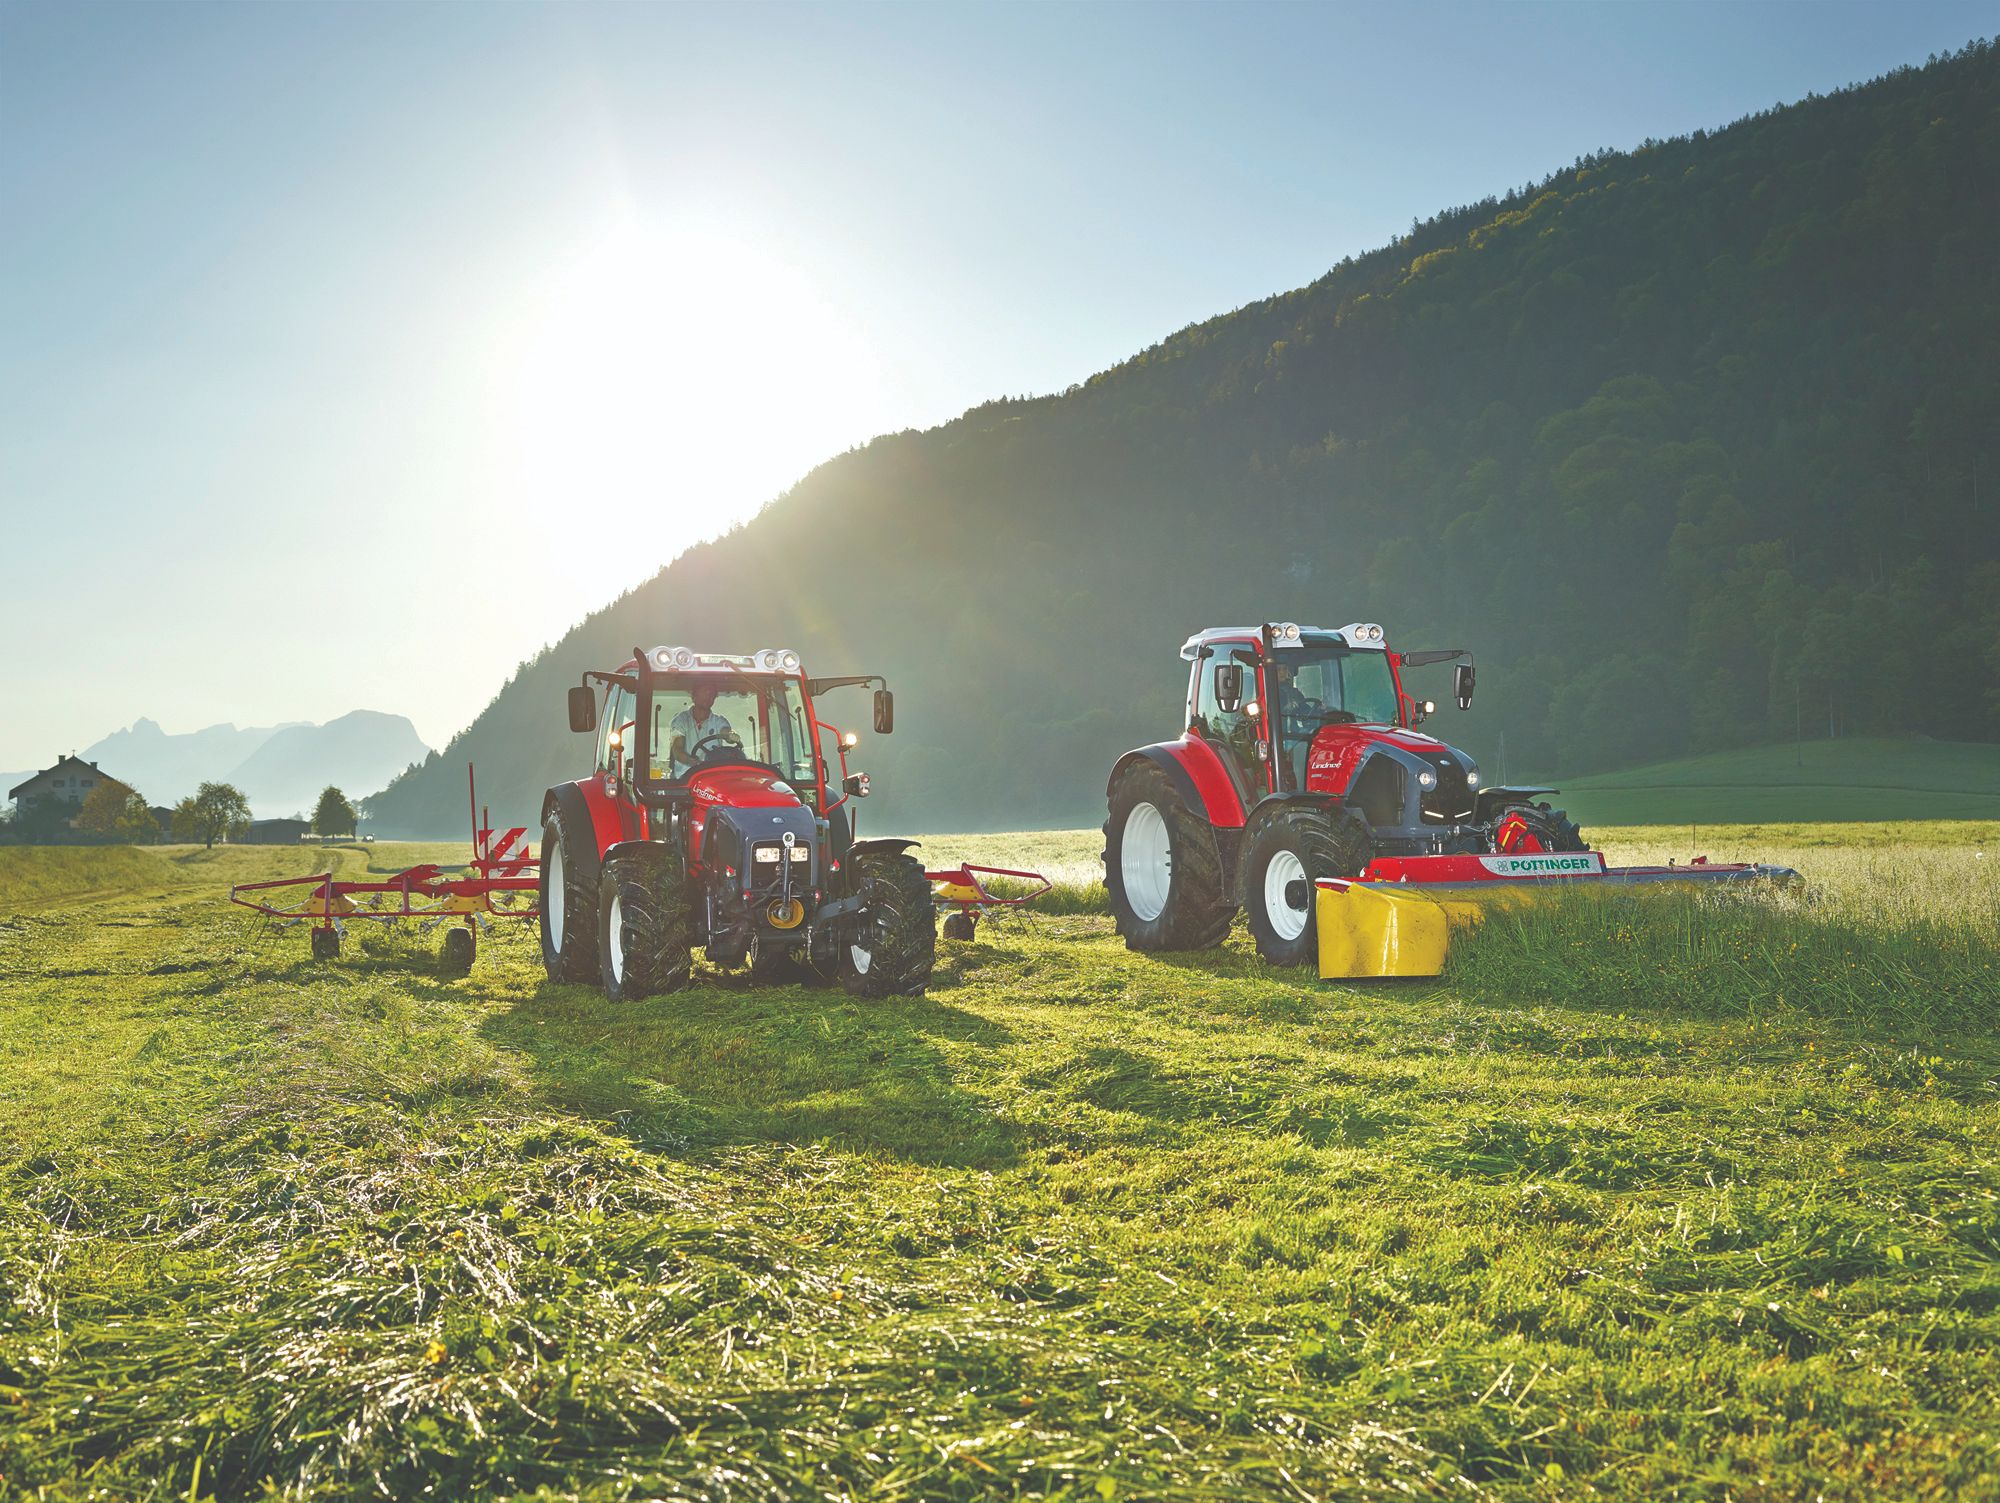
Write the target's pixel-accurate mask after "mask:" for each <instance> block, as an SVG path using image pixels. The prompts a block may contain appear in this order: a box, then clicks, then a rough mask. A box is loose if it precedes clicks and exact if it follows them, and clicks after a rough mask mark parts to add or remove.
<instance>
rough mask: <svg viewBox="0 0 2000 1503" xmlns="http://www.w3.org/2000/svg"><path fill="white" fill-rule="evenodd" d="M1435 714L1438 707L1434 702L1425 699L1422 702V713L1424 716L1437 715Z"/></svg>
mask: <svg viewBox="0 0 2000 1503" xmlns="http://www.w3.org/2000/svg"><path fill="white" fill-rule="evenodd" d="M1437 712H1438V707H1437V701H1436V700H1434V699H1427V700H1425V701H1424V713H1425V714H1426V715H1435V714H1437Z"/></svg>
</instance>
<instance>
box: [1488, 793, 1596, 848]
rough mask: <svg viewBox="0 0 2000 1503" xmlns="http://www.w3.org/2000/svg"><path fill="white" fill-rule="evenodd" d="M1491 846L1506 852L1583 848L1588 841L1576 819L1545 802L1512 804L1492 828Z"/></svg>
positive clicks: (1586, 846) (1588, 846) (1587, 846)
mask: <svg viewBox="0 0 2000 1503" xmlns="http://www.w3.org/2000/svg"><path fill="white" fill-rule="evenodd" d="M1493 844H1494V847H1495V848H1496V849H1497V850H1499V851H1501V852H1502V853H1504V854H1507V855H1520V854H1523V853H1526V852H1529V851H1587V850H1589V849H1590V844H1589V842H1588V841H1586V840H1585V839H1584V838H1583V831H1581V830H1579V829H1578V828H1577V827H1576V821H1575V820H1573V819H1571V818H1570V817H1569V815H1568V814H1567V813H1566V812H1565V811H1564V810H1561V809H1551V808H1550V807H1549V806H1548V805H1547V804H1545V803H1543V804H1514V805H1511V806H1509V807H1508V808H1507V810H1506V811H1505V812H1504V813H1502V814H1501V816H1500V822H1499V824H1497V825H1495V826H1494V828H1493Z"/></svg>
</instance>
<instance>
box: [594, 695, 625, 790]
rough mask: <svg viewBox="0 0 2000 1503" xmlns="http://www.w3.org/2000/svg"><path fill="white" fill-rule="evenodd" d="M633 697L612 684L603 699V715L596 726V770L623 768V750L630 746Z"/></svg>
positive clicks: (612, 770)
mask: <svg viewBox="0 0 2000 1503" xmlns="http://www.w3.org/2000/svg"><path fill="white" fill-rule="evenodd" d="M632 714H633V697H632V695H631V693H630V692H629V691H628V690H625V689H622V688H620V687H619V686H618V685H616V684H613V685H612V686H611V688H610V692H609V693H607V694H606V695H605V698H604V714H603V716H602V717H601V718H600V719H599V721H598V724H597V770H598V771H599V772H616V771H619V770H621V769H622V768H623V767H624V765H625V764H624V755H625V753H624V749H625V748H626V747H629V746H630V745H631V744H632Z"/></svg>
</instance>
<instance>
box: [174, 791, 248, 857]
mask: <svg viewBox="0 0 2000 1503" xmlns="http://www.w3.org/2000/svg"><path fill="white" fill-rule="evenodd" d="M249 823H250V801H249V800H248V799H246V798H245V797H244V796H243V794H242V793H241V792H240V791H239V790H238V789H236V788H234V787H232V786H231V785H230V784H228V783H203V784H202V785H201V786H200V787H199V788H197V789H195V791H194V794H193V796H192V797H190V798H184V799H182V800H181V801H180V802H179V803H178V804H176V805H174V838H175V839H176V840H183V839H184V840H199V841H200V842H201V843H202V844H203V845H204V846H207V847H208V848H209V849H211V850H212V849H214V847H215V843H216V841H218V840H227V839H228V838H229V837H230V836H232V835H240V834H242V833H243V827H244V826H245V825H247V824H249Z"/></svg>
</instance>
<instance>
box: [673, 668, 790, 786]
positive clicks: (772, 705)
mask: <svg viewBox="0 0 2000 1503" xmlns="http://www.w3.org/2000/svg"><path fill="white" fill-rule="evenodd" d="M648 732H649V736H650V742H649V744H650V747H651V755H652V776H653V777H656V778H665V779H668V780H670V781H672V782H676V783H678V782H683V781H685V780H686V779H687V778H688V776H689V775H690V774H692V773H694V772H697V771H699V770H700V769H702V768H704V767H724V766H728V765H729V764H731V763H746V762H750V763H759V764H762V765H764V766H766V767H771V768H775V769H776V770H777V773H778V775H779V776H780V777H782V778H783V779H784V780H785V781H786V782H788V783H790V784H792V785H793V786H794V787H795V788H797V789H798V790H799V791H800V792H801V793H802V794H806V795H808V796H809V795H810V794H811V793H812V791H813V789H814V788H816V787H817V786H818V778H817V776H816V774H815V770H814V763H813V744H812V737H811V735H810V733H809V725H808V721H807V716H806V710H805V696H804V694H803V693H802V692H801V690H800V688H799V682H798V680H797V679H791V678H782V677H778V676H776V675H769V676H766V675H759V674H748V673H697V674H677V675H671V676H667V677H662V678H660V679H657V680H655V681H654V686H653V718H652V723H651V725H650V726H649V727H648Z"/></svg>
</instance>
